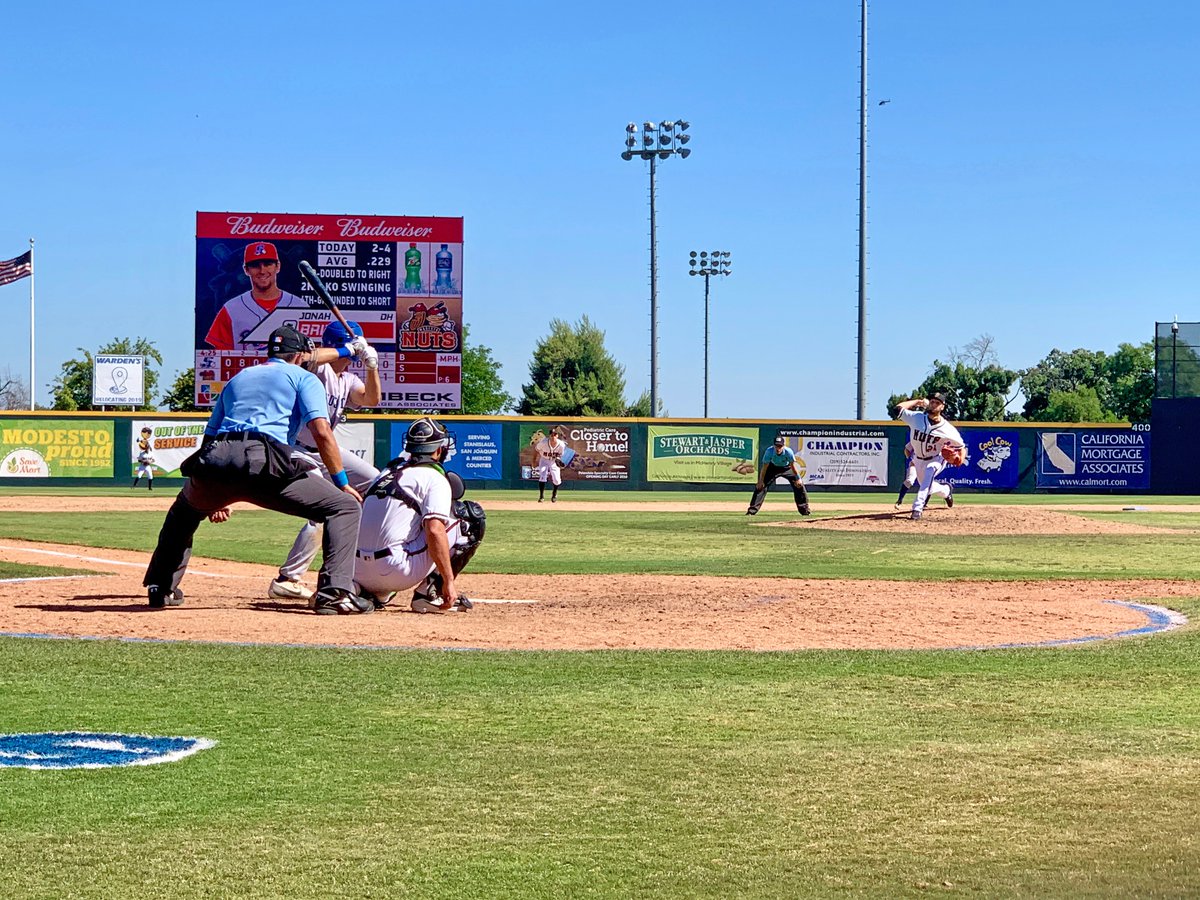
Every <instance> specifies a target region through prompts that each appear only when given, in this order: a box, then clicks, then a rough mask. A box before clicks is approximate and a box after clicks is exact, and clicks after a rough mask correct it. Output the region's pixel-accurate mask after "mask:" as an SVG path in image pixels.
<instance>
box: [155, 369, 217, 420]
mask: <svg viewBox="0 0 1200 900" xmlns="http://www.w3.org/2000/svg"><path fill="white" fill-rule="evenodd" d="M163 403H165V404H166V405H167V409H169V410H170V411H171V412H208V410H206V409H202V408H201V407H199V406H197V405H196V369H195V367H193V368H190V369H184V370H183V371H182V372H180V373H179V374H178V375H176V376H175V382H174V383H173V384H172V385H171V389H170V390H169V391H167V392H166V393H165V394H164V395H163Z"/></svg>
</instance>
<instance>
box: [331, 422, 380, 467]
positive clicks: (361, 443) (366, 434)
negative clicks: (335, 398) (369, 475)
mask: <svg viewBox="0 0 1200 900" xmlns="http://www.w3.org/2000/svg"><path fill="white" fill-rule="evenodd" d="M333 437H334V440H336V441H337V442H338V446H339V447H341V448H342V453H353V454H354V455H355V456H357V457H358V458H359V459H361V460H364V461H366V462H367V463H368V464H370V465H372V466H373V465H375V426H374V425H372V424H371V423H370V422H340V423H338V426H337V428H335V429H333Z"/></svg>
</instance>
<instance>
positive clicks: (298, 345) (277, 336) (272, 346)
mask: <svg viewBox="0 0 1200 900" xmlns="http://www.w3.org/2000/svg"><path fill="white" fill-rule="evenodd" d="M312 348H313V345H312V341H310V340H309V339H308V338H306V337H305V336H304V335H302V334H301V333H300V332H298V331H297V330H296V329H295V328H293V327H292V326H291V325H284V326H283V327H282V328H276V329H275V330H274V331H272V332H271V337H270V338H268V339H267V356H283V355H284V354H286V353H307V352H308V351H309V350H311V349H312Z"/></svg>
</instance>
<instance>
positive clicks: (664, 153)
mask: <svg viewBox="0 0 1200 900" xmlns="http://www.w3.org/2000/svg"><path fill="white" fill-rule="evenodd" d="M690 125H691V123H690V122H685V121H684V120H683V119H679V120H677V121H674V122H670V121H668V122H661V123H659V124H658V125H655V124H654V123H653V122H644V123H643V124H642V139H641V141H640V143H641V148H640V149H635V148H637V146H638V143H639V141H638V137H637V134H638V126H637V124H636V123H634V122H630V123H629V124H628V125H626V126H625V150H624V152H622V153H621V159H623V160H625V161H626V162H628V161H629V160H631V159H633V158H634V157H638V156H640V157H641V158H642V159H644V160H648V161H649V163H650V416H651V418H653V417H655V416H657V415H658V246H657V243H656V240H657V236H656V234H655V218H654V213H655V209H654V199H655V190H654V189H655V185H654V168H655V163H656V161H657V160H660V159H663V160H665V159H670V158H671V157H672V156H678V157H679V158H680V159H687V158H688V155H689V154H691V152H692V151H691V150H690V149H689V148H688V147H686V146H684V145H685V144H687V142H688V141H690V140H691V139H692V136H691V135H690V134H687V133H686V132H687V130H688V128H689V127H690Z"/></svg>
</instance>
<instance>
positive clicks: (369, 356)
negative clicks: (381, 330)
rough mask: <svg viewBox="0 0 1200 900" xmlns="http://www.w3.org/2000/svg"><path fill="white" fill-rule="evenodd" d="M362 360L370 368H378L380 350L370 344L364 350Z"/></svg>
mask: <svg viewBox="0 0 1200 900" xmlns="http://www.w3.org/2000/svg"><path fill="white" fill-rule="evenodd" d="M362 361H363V365H364V366H366V367H367V368H368V369H378V368H379V351H378V350H376V349H375V348H374V347H371V346H369V345H368V346H367V347H366V349H365V350H364V351H363V360H362Z"/></svg>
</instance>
